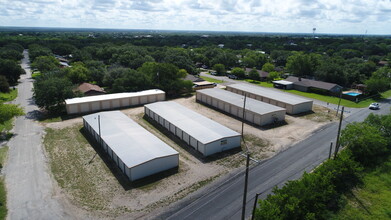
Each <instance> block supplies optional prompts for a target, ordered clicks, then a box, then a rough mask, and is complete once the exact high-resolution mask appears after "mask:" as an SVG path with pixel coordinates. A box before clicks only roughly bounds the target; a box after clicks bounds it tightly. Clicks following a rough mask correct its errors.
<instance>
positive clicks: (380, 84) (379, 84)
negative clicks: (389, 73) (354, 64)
mask: <svg viewBox="0 0 391 220" xmlns="http://www.w3.org/2000/svg"><path fill="white" fill-rule="evenodd" d="M364 83H365V85H366V86H367V87H366V88H365V92H367V93H368V94H370V95H375V94H379V93H381V92H384V91H386V90H388V89H389V88H390V82H389V80H388V79H387V78H377V77H371V78H369V79H368V80H365V82H364Z"/></svg>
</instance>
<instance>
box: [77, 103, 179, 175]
mask: <svg viewBox="0 0 391 220" xmlns="http://www.w3.org/2000/svg"><path fill="white" fill-rule="evenodd" d="M83 123H84V129H85V130H86V131H87V132H88V133H89V134H90V135H91V136H92V137H93V138H94V139H95V140H96V141H97V142H98V143H99V145H100V147H102V148H103V150H104V151H105V152H106V153H107V154H108V155H109V156H110V158H111V159H112V160H113V161H114V162H115V163H116V164H117V166H118V167H119V168H120V169H121V170H122V172H123V173H124V174H125V175H126V176H127V177H128V178H129V180H130V181H134V180H137V179H141V178H143V177H146V176H149V175H152V174H155V173H159V172H162V171H164V170H168V169H171V168H175V167H178V165H179V154H178V152H177V151H176V150H174V149H172V148H171V147H170V146H168V145H167V144H165V143H164V142H163V141H161V140H160V139H158V138H157V137H155V136H154V135H152V134H151V133H149V132H148V131H147V130H145V129H144V128H143V127H141V126H140V125H139V124H137V123H136V122H134V121H133V120H131V119H130V118H128V117H127V116H126V115H124V114H123V113H122V112H120V111H109V112H99V113H95V114H90V115H86V116H83Z"/></svg>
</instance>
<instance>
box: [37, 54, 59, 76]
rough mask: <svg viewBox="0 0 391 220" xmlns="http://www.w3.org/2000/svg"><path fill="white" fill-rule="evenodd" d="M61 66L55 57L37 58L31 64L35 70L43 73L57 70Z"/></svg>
mask: <svg viewBox="0 0 391 220" xmlns="http://www.w3.org/2000/svg"><path fill="white" fill-rule="evenodd" d="M59 65H60V62H58V60H57V59H56V58H55V57H53V56H40V57H37V58H35V60H34V62H33V63H32V64H31V66H32V67H33V68H36V69H38V70H39V71H41V72H43V73H45V72H49V71H52V70H54V69H57V68H58V66H59Z"/></svg>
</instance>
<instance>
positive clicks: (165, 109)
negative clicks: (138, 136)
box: [144, 101, 241, 156]
mask: <svg viewBox="0 0 391 220" xmlns="http://www.w3.org/2000/svg"><path fill="white" fill-rule="evenodd" d="M144 110H145V114H146V115H147V116H148V117H149V118H151V119H153V120H154V121H156V122H158V123H159V124H160V125H162V126H163V127H165V128H166V129H168V130H169V131H170V132H172V133H173V134H175V135H176V136H177V137H179V138H180V139H181V140H183V141H185V142H186V143H187V144H188V145H190V146H191V147H193V148H194V149H196V150H197V151H199V152H201V153H202V154H203V155H204V156H209V155H212V154H215V153H219V152H222V151H225V150H229V149H232V148H236V147H240V140H241V139H240V137H241V135H240V134H239V133H238V132H236V131H233V130H231V129H229V128H227V127H225V126H223V125H221V124H219V123H217V122H215V121H213V120H211V119H209V118H207V117H205V116H203V115H200V114H198V113H196V112H194V111H192V110H190V109H188V108H186V107H184V106H182V105H180V104H178V103H176V102H172V101H169V102H156V103H152V104H148V105H145V106H144Z"/></svg>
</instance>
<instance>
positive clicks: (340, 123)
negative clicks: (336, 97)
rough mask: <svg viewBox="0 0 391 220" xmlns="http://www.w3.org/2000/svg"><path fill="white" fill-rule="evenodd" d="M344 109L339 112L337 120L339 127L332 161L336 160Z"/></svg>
mask: <svg viewBox="0 0 391 220" xmlns="http://www.w3.org/2000/svg"><path fill="white" fill-rule="evenodd" d="M344 109H345V107H344V106H342V111H341V118H340V119H339V126H338V134H337V141H336V142H335V152H334V160H335V158H337V154H338V150H339V136H340V135H339V134H340V133H341V126H342V119H343V112H344Z"/></svg>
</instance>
